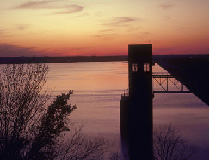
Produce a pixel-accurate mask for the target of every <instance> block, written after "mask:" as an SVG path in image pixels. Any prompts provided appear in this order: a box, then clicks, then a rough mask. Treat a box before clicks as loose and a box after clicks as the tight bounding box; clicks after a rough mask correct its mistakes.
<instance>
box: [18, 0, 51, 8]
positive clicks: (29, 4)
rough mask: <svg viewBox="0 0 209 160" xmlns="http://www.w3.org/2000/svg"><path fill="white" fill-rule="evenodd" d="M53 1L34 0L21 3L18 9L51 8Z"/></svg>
mask: <svg viewBox="0 0 209 160" xmlns="http://www.w3.org/2000/svg"><path fill="white" fill-rule="evenodd" d="M51 2H53V1H38V2H36V1H33V2H26V3H23V4H20V5H19V6H17V7H16V9H46V8H50V6H49V3H51Z"/></svg>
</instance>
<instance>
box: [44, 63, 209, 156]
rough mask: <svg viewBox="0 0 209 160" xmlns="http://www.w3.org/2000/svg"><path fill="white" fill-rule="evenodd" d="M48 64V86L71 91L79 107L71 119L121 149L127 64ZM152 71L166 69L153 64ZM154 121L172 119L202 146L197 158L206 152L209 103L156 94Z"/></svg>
mask: <svg viewBox="0 0 209 160" xmlns="http://www.w3.org/2000/svg"><path fill="white" fill-rule="evenodd" d="M49 67H50V72H49V74H48V81H47V86H48V87H49V88H53V89H54V93H53V94H55V95H56V94H60V93H63V92H64V93H66V92H68V91H69V90H73V91H74V94H73V95H72V96H71V100H70V102H71V103H72V104H76V105H77V107H78V109H77V110H75V111H74V112H73V113H72V115H71V120H72V122H75V123H76V124H78V125H79V124H85V127H84V131H85V132H87V133H88V134H89V135H95V136H96V135H97V134H100V136H104V137H106V138H108V139H111V141H114V142H115V150H120V128H119V126H120V96H121V94H122V93H123V91H124V90H125V89H127V88H128V64H127V63H126V62H104V63H101V62H93V63H68V64H49ZM153 72H165V71H163V69H162V68H160V67H159V66H157V65H156V66H155V67H153ZM153 82H154V81H153ZM153 86H154V87H153V88H154V90H160V89H161V88H160V87H159V86H158V85H157V84H156V83H153ZM172 89H175V87H173V88H172ZM153 123H154V127H156V126H158V125H161V124H170V123H172V124H173V125H175V126H176V127H177V128H178V129H179V130H180V131H181V133H182V135H183V136H184V137H185V138H186V139H187V140H189V142H190V143H194V144H196V145H198V146H200V147H201V148H202V151H201V155H200V157H199V158H198V159H205V157H206V155H209V150H208V149H209V139H208V135H209V107H208V106H207V105H206V104H204V103H203V102H202V101H201V100H200V99H199V98H198V97H196V96H195V95H193V94H191V93H189V94H155V97H154V99H153ZM208 157H209V156H208Z"/></svg>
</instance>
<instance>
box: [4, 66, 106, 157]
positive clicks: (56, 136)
mask: <svg viewBox="0 0 209 160" xmlns="http://www.w3.org/2000/svg"><path fill="white" fill-rule="evenodd" d="M48 71H49V68H48V67H47V66H46V65H45V64H40V63H37V64H12V65H7V66H6V67H5V68H4V69H3V71H2V72H1V73H0V159H2V160H36V159H37V160H53V159H63V160H65V159H72V160H73V159H75V160H76V159H92V160H94V159H95V160H96V159H100V158H102V156H103V153H104V151H105V150H106V149H107V148H109V144H108V143H107V141H105V140H104V139H103V138H96V139H90V138H88V136H87V135H85V134H84V133H82V130H81V128H80V127H79V128H77V129H76V128H74V129H73V130H72V128H71V127H69V123H68V122H69V121H68V120H69V115H70V114H71V113H72V111H73V110H75V109H76V106H75V105H70V104H68V100H69V99H70V95H71V94H72V93H73V92H72V91H69V93H67V94H61V95H59V96H57V97H56V98H55V99H54V101H53V102H52V103H51V104H50V105H48V102H49V100H50V98H51V94H50V93H49V92H48V91H43V87H44V84H45V83H46V75H47V73H48ZM67 134H69V136H68V140H66V136H65V135H67Z"/></svg>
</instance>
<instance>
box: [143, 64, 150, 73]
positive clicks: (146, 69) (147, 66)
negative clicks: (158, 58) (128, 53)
mask: <svg viewBox="0 0 209 160" xmlns="http://www.w3.org/2000/svg"><path fill="white" fill-rule="evenodd" d="M144 72H150V64H149V63H144Z"/></svg>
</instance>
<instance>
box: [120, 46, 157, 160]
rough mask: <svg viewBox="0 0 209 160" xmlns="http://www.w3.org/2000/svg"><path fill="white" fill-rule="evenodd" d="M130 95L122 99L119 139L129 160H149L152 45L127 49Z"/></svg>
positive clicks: (151, 154)
mask: <svg viewBox="0 0 209 160" xmlns="http://www.w3.org/2000/svg"><path fill="white" fill-rule="evenodd" d="M128 76H129V92H128V93H129V95H122V96H121V101H120V104H121V106H120V107H121V108H120V109H121V115H120V117H121V118H120V127H121V137H122V139H124V140H125V141H126V142H127V146H128V152H129V157H130V159H131V160H140V159H143V160H152V159H153V153H152V126H153V124H152V98H153V93H152V45H151V44H137V45H129V46H128Z"/></svg>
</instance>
